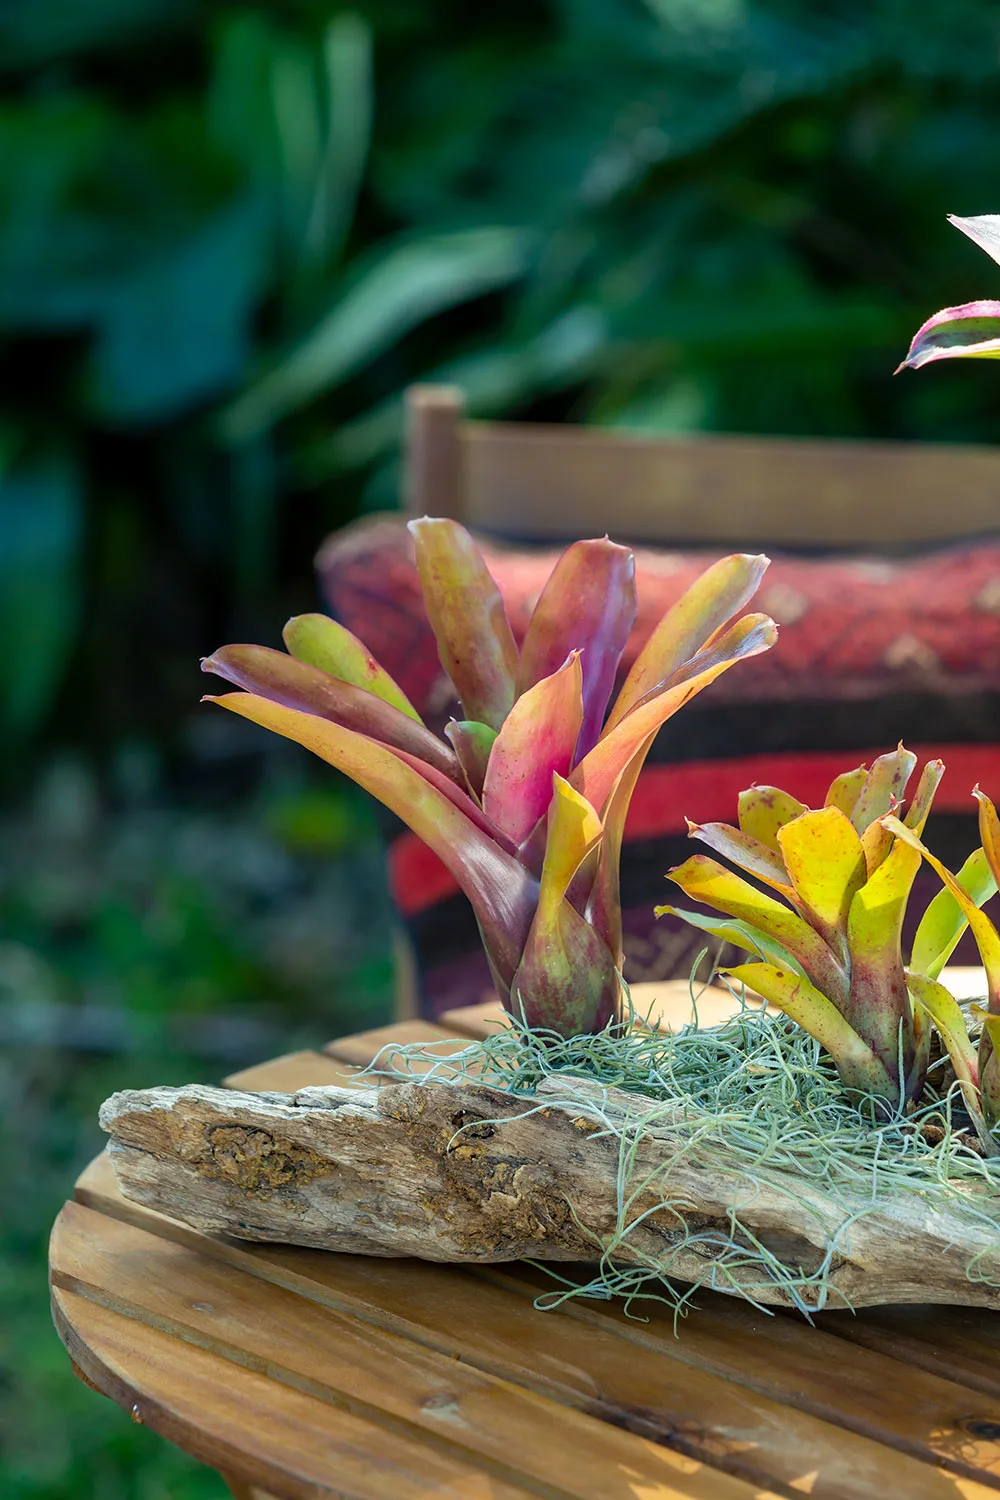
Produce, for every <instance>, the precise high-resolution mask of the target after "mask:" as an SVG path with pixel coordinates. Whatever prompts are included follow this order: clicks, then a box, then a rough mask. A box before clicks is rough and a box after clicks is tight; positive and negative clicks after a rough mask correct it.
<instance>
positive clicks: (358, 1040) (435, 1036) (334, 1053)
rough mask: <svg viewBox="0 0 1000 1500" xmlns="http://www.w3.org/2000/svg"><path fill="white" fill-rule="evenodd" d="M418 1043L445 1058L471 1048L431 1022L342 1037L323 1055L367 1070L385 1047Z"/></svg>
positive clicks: (328, 1047) (410, 1023) (389, 1027)
mask: <svg viewBox="0 0 1000 1500" xmlns="http://www.w3.org/2000/svg"><path fill="white" fill-rule="evenodd" d="M414 1043H419V1044H420V1045H421V1046H425V1047H427V1046H430V1045H431V1044H432V1043H433V1044H434V1047H435V1051H434V1055H435V1056H436V1057H442V1058H444V1057H447V1056H448V1055H449V1054H450V1053H453V1052H460V1051H461V1050H462V1048H463V1047H467V1046H468V1045H469V1043H468V1040H467V1039H466V1038H459V1039H456V1037H455V1035H454V1033H453V1032H450V1031H446V1030H445V1029H444V1028H443V1027H441V1026H434V1025H432V1023H431V1022H430V1021H399V1022H397V1023H396V1025H394V1026H377V1027H376V1028H375V1029H374V1030H373V1031H359V1032H356V1033H355V1035H354V1036H344V1037H339V1038H338V1039H337V1040H336V1041H333V1042H328V1043H327V1044H326V1046H325V1047H324V1048H323V1051H324V1053H326V1055H327V1056H328V1057H333V1058H336V1059H337V1061H338V1062H346V1063H353V1064H354V1066H355V1067H359V1068H365V1067H367V1066H368V1064H369V1063H370V1062H372V1061H373V1059H374V1058H375V1057H376V1056H377V1055H378V1053H379V1052H381V1050H382V1048H383V1047H388V1046H400V1047H407V1046H410V1045H412V1044H414ZM386 1061H387V1062H388V1059H386ZM428 1066H432V1064H429V1065H428ZM412 1071H413V1072H416V1073H419V1072H421V1071H426V1070H424V1069H421V1068H420V1066H419V1065H417V1066H414V1068H413V1069H412ZM369 1087H371V1084H369Z"/></svg>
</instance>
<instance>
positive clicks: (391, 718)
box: [201, 646, 462, 782]
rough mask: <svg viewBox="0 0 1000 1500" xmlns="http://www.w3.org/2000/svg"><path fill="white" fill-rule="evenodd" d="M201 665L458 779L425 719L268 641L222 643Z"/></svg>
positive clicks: (454, 764)
mask: <svg viewBox="0 0 1000 1500" xmlns="http://www.w3.org/2000/svg"><path fill="white" fill-rule="evenodd" d="M201 665H202V670H203V671H205V672H214V673H215V675H216V676H217V677H224V678H225V679H226V681H227V682H232V683H234V684H235V685H236V687H241V688H245V689H246V690H247V692H250V693H256V694H257V695H258V696H259V697H261V698H269V699H271V701H272V702H274V703H283V704H284V705H285V707H286V708H295V709H299V710H300V711H301V712H302V713H307V714H315V715H316V716H317V717H318V718H321V719H329V720H330V721H332V722H333V723H335V724H343V725H344V727H345V728H347V729H354V730H356V731H357V733H358V734H366V735H370V736H371V738H372V739H375V740H381V741H382V742H383V744H386V745H393V746H395V748H396V749H398V750H406V751H408V752H409V754H410V755H415V756H417V758H418V759H419V760H425V761H426V762H427V764H428V765H430V766H433V767H434V768H435V770H437V771H441V772H442V773H443V775H445V776H449V777H451V779H452V780H453V781H459V782H460V781H461V777H462V773H461V770H460V768H459V765H458V761H457V759H456V757H455V755H454V752H453V751H452V750H451V749H450V748H449V746H447V745H444V744H442V742H441V741H440V740H439V739H438V738H437V736H436V735H433V734H431V732H430V730H429V729H426V728H425V727H424V725H423V724H421V723H419V722H418V721H417V720H414V719H411V718H410V717H409V715H408V714H404V713H402V712H401V710H400V709H398V708H396V707H394V706H393V704H391V703H386V701H385V700H384V699H383V698H379V697H376V695H375V694H374V693H369V692H367V691H366V690H365V689H364V688H359V687H355V686H354V684H353V683H350V682H341V681H340V680H338V679H337V678H336V677H330V676H329V675H328V674H327V673H326V672H323V671H320V669H319V668H318V667H311V666H310V665H309V664H308V662H304V661H296V659H295V657H294V656H286V655H285V653H284V651H273V650H272V649H271V648H270V646H223V647H221V649H220V650H218V651H215V652H213V653H212V655H211V656H206V657H205V659H204V661H203V662H202V664H201Z"/></svg>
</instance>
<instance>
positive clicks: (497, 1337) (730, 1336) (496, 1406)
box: [51, 1007, 1000, 1500]
mask: <svg viewBox="0 0 1000 1500" xmlns="http://www.w3.org/2000/svg"><path fill="white" fill-rule="evenodd" d="M493 1014H494V1011H493V1009H492V1008H490V1007H480V1008H479V1009H477V1010H473V1011H463V1012H456V1013H454V1014H453V1015H451V1016H449V1017H445V1018H444V1022H445V1024H444V1027H443V1028H438V1027H433V1026H430V1025H428V1024H427V1023H425V1022H409V1023H401V1024H399V1025H397V1026H392V1027H387V1028H384V1029H382V1030H379V1031H373V1032H367V1033H363V1034H361V1035H359V1036H350V1037H345V1038H343V1039H341V1040H340V1041H337V1042H332V1043H331V1044H330V1045H329V1046H328V1047H327V1048H325V1050H324V1052H322V1053H319V1052H298V1053H295V1054H293V1055H292V1056H290V1057H282V1058H277V1059H276V1060H275V1061H274V1062H270V1063H265V1064H263V1065H262V1066H260V1067H255V1068H250V1069H247V1070H246V1071H245V1072H242V1073H237V1074H235V1075H233V1076H232V1077H231V1078H229V1079H227V1080H226V1082H227V1083H228V1084H229V1085H231V1086H233V1087H238V1088H242V1089H250V1090H255V1089H273V1090H279V1091H292V1090H295V1089H297V1088H301V1087H304V1086H305V1085H307V1084H321V1083H328V1082H329V1083H343V1082H344V1081H345V1080H348V1081H349V1080H351V1079H352V1077H353V1076H354V1074H355V1072H356V1070H357V1068H358V1067H359V1066H362V1065H364V1064H365V1063H367V1062H368V1061H370V1059H371V1058H372V1057H373V1056H374V1054H375V1052H376V1051H377V1050H378V1048H379V1047H380V1046H382V1045H383V1044H384V1043H385V1042H386V1041H414V1040H421V1039H427V1040H431V1039H440V1038H443V1037H445V1036H448V1035H451V1036H457V1035H465V1036H474V1035H482V1034H484V1031H485V1028H486V1026H487V1023H488V1021H489V1020H490V1018H491V1016H492V1015H493ZM51 1279H52V1305H53V1312H54V1316H55V1321H56V1326H57V1328H58V1330H59V1333H60V1335H61V1337H62V1339H63V1342H64V1343H65V1345H66V1347H67V1349H68V1350H69V1353H70V1356H71V1358H72V1360H73V1363H74V1367H75V1368H76V1371H77V1374H78V1375H79V1376H80V1377H81V1379H83V1380H85V1381H86V1382H87V1383H88V1384H90V1385H92V1386H93V1387H94V1388H95V1389H96V1390H99V1391H101V1392H103V1393H104V1394H105V1395H107V1396H110V1397H111V1398H112V1400H114V1401H117V1402H118V1404H119V1405H120V1406H122V1407H124V1409H125V1410H126V1411H127V1412H129V1413H130V1414H131V1416H132V1418H133V1420H134V1421H137V1422H144V1423H146V1424H147V1425H148V1426H149V1427H152V1428H153V1429H154V1430H155V1431H156V1432H159V1433H161V1434H162V1435H163V1436H164V1437H167V1438H169V1439H170V1440H171V1441H172V1442H175V1443H177V1444H179V1445H180V1446H181V1447H182V1448H184V1449H186V1450H187V1452H189V1453H191V1454H193V1455H194V1456H195V1457H197V1458H199V1459H201V1460H202V1461H203V1462H205V1463H208V1464H211V1465H213V1466H214V1467H216V1468H217V1469H219V1470H221V1471H222V1472H223V1474H224V1475H225V1476H226V1478H227V1480H228V1482H229V1485H230V1487H231V1489H232V1491H233V1493H234V1494H235V1495H237V1496H238V1497H242V1500H270V1497H281V1500H318V1497H334V1496H336V1497H350V1500H426V1497H430V1496H436V1497H446V1500H527V1497H529V1496H530V1497H544V1500H570V1497H573V1500H675V1497H685V1500H751V1497H761V1496H771V1495H783V1496H787V1497H798V1496H803V1495H806V1496H812V1497H819V1500H834V1497H843V1500H848V1497H850V1500H856V1497H857V1500H860V1497H865V1500H875V1497H877V1500H883V1497H885V1496H890V1495H891V1496H894V1497H895V1496H903V1497H906V1500H988V1497H990V1496H993V1497H994V1500H995V1497H996V1492H997V1491H998V1490H1000V1314H995V1313H983V1312H979V1311H965V1310H954V1309H944V1308H931V1307H909V1308H880V1309H877V1310H874V1311H869V1312H866V1313H864V1314H862V1315H860V1316H858V1317H854V1316H852V1315H851V1314H848V1313H827V1314H824V1315H821V1316H820V1317H819V1318H817V1320H816V1322H817V1325H818V1326H816V1327H812V1328H811V1327H809V1326H808V1325H807V1324H806V1323H805V1322H803V1321H802V1320H801V1319H800V1318H798V1317H797V1316H794V1315H792V1314H787V1315H786V1314H777V1315H775V1316H767V1315H766V1314H762V1313H759V1312H757V1311H755V1310H754V1309H753V1308H751V1307H749V1306H747V1305H746V1304H743V1303H740V1302H737V1301H734V1300H733V1299H731V1298H726V1297H722V1296H717V1295H714V1294H711V1293H702V1294H700V1295H699V1298H698V1301H699V1304H700V1310H699V1311H697V1312H694V1313H692V1314H691V1315H690V1316H689V1317H688V1318H687V1319H686V1320H685V1321H684V1322H683V1323H682V1324H681V1326H680V1331H679V1337H675V1335H674V1328H673V1321H672V1317H671V1315H670V1313H669V1311H668V1310H667V1309H666V1308H659V1307H657V1306H656V1305H655V1304H653V1305H651V1306H650V1307H649V1308H648V1309H646V1314H647V1317H648V1321H637V1320H636V1319H630V1318H628V1317H626V1316H625V1314H624V1312H623V1311H622V1309H621V1308H620V1307H619V1306H616V1305H614V1304H606V1303H597V1302H588V1303H584V1302H578V1301H574V1302H570V1303H568V1304H566V1305H565V1306H564V1307H563V1308H562V1309H561V1310H560V1311H559V1312H547V1313H543V1312H538V1311H536V1310H535V1308H534V1307H533V1305H532V1303H533V1299H534V1298H535V1297H536V1296H537V1294H538V1292H539V1291H540V1290H543V1289H545V1288H546V1287H547V1286H548V1287H551V1285H552V1283H551V1282H550V1281H548V1280H547V1279H546V1278H545V1277H544V1276H543V1275H542V1274H541V1273H537V1272H534V1271H532V1270H530V1269H528V1268H526V1267H521V1266H499V1267H494V1268H487V1269H477V1270H472V1269H454V1268H451V1267H446V1266H434V1265H429V1264H425V1263H422V1262H418V1261H392V1260H371V1259H365V1258H361V1257H352V1256H346V1255H332V1254H323V1253H320V1252H317V1251H309V1250H302V1249H294V1248H286V1247H278V1246H270V1245H251V1244H247V1243H241V1242H238V1241H235V1240H226V1239H222V1238H218V1239H215V1238H208V1237H206V1236H203V1235H200V1234H197V1233H196V1232H195V1231H194V1230H191V1229H189V1228H187V1227H185V1226H184V1225H183V1224H179V1223H176V1222H174V1221H173V1220H171V1219H167V1218H164V1217H162V1216H161V1215H158V1214H155V1213H151V1212H149V1211H147V1210H144V1209H142V1208H139V1207H137V1206H136V1205H135V1204H131V1203H128V1202H126V1201H125V1200H124V1199H123V1198H122V1197H121V1195H120V1194H119V1192H118V1190H117V1187H116V1185H115V1180H114V1175H113V1173H112V1170H111V1167H110V1164H109V1162H108V1161H107V1159H106V1158H105V1157H103V1156H102V1157H99V1158H98V1159H97V1160H96V1161H95V1162H93V1163H92V1164H91V1166H89V1167H88V1168H87V1170H86V1171H85V1172H84V1173H83V1175H82V1177H81V1178H80V1180H79V1182H78V1183H77V1185H76V1190H75V1192H74V1196H73V1200H72V1202H70V1203H67V1204H66V1205H65V1207H64V1208H63V1210H62V1212H61V1214H60V1215H59V1218H58V1220H57V1222H56V1225H55V1228H54V1231H53V1236H52V1245H51Z"/></svg>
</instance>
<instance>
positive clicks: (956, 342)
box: [897, 214, 1000, 374]
mask: <svg viewBox="0 0 1000 1500" xmlns="http://www.w3.org/2000/svg"><path fill="white" fill-rule="evenodd" d="M948 222H949V223H951V224H954V226H955V228H956V229H960V230H961V231H962V233H963V234H967V235H968V236H969V239H970V240H972V241H974V243H975V244H977V245H978V246H979V248H980V250H985V251H986V254H987V255H988V256H989V257H990V259H991V260H995V261H996V262H997V263H998V264H1000V214H979V215H978V216H977V217H976V218H972V219H959V218H956V216H955V215H954V214H949V215H948ZM938 359H1000V302H989V301H987V302H963V303H962V304H961V305H960V306H958V307H944V308H942V309H941V311H940V312H936V313H935V314H934V316H933V317H932V318H928V319H927V322H926V323H924V324H923V326H922V327H920V328H918V329H917V332H916V333H915V334H914V336H913V341H912V343H911V344H910V348H909V351H908V352H907V355H906V358H905V359H904V360H903V362H902V364H901V365H900V366H899V369H900V370H919V369H920V367H921V365H929V364H932V363H933V362H934V361H935V360H938ZM897 374H898V371H897Z"/></svg>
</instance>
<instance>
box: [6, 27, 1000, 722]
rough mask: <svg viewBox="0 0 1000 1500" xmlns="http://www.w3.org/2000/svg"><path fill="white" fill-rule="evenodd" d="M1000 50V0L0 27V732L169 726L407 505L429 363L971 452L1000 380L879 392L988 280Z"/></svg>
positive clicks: (771, 424) (524, 399)
mask: <svg viewBox="0 0 1000 1500" xmlns="http://www.w3.org/2000/svg"><path fill="white" fill-rule="evenodd" d="M998 46H1000V18H998V16H997V13H996V10H995V7H993V6H992V5H991V4H990V3H989V0H925V3H924V4H923V5H922V6H921V7H920V14H919V24H914V14H913V9H912V6H910V5H907V4H904V3H903V0H809V3H808V4H807V3H805V0H547V3H542V0H510V3H509V4H507V5H505V6H497V7H491V6H486V7H484V6H471V7H470V6H463V5H460V4H459V3H458V0H423V3H421V4H419V5H417V4H414V3H408V0H371V3H368V4H358V5H357V6H356V7H355V8H354V9H353V10H350V11H348V10H337V9H335V8H331V7H330V5H329V4H328V3H320V0H262V3H260V4H258V5H256V6H251V5H248V4H240V3H234V0H171V3H169V4H168V3H165V0H128V3H125V0H88V3H87V4H83V3H82V0H78V3H71V0H31V3H27V0H22V3H14V4H10V5H7V6H5V7H4V8H3V9H2V11H0V76H2V79H3V83H4V98H3V103H2V106H0V161H2V163H3V171H2V173H0V362H2V371H3V380H2V382H0V387H2V390H3V397H2V400H0V556H2V559H3V561H2V566H0V621H2V623H3V625H4V626H5V627H6V630H7V637H8V639H10V638H13V639H14V640H16V641H18V642H26V643H28V644H27V648H26V649H25V650H24V651H19V652H15V653H7V654H6V660H5V664H4V667H3V669H2V673H0V719H2V725H3V727H4V728H5V729H6V731H7V734H8V737H9V736H10V735H14V736H17V737H18V738H20V739H23V738H24V737H26V736H28V735H30V734H34V733H37V732H39V731H41V730H43V729H45V728H46V727H49V728H50V729H51V730H52V732H53V733H55V734H57V735H58V736H59V737H62V738H66V737H69V738H73V737H80V736H81V735H83V736H87V737H90V738H92V739H93V738H96V739H98V740H100V739H105V740H113V739H114V738H115V736H116V735H117V734H119V733H120V732H121V729H122V727H123V725H124V724H126V723H128V724H130V725H131V726H133V728H134V727H135V725H136V724H137V723H139V724H141V725H142V726H144V727H146V728H147V729H148V730H149V731H150V732H152V733H160V734H162V733H166V732H168V730H169V727H170V726H171V725H172V724H174V723H175V722H176V718H177V714H178V712H179V709H180V707H181V705H183V704H186V703H190V702H192V701H193V699H194V697H195V694H196V691H197V689H196V686H195V678H194V675H193V670H192V669H191V668H190V666H189V663H191V662H192V661H193V658H194V656H195V655H196V654H197V653H198V652H200V651H204V650H206V649H208V648H210V647H211V645H213V644H214V643H215V639H216V637H217V636H221V635H222V634H225V633H228V632H231V631H232V629H234V628H236V627H237V626H241V625H245V626H246V628H249V627H250V626H251V625H253V626H254V627H255V628H256V629H258V630H259V629H274V628H276V626H277V624H278V623H279V621H280V617H281V615H282V613H283V612H284V611H285V610H286V609H287V608H290V607H296V606H301V605H302V604H303V603H307V602H308V599H309V595H310V591H311V584H310V581H309V578H308V558H309V555H310V553H311V550H312V547H313V545H314V544H315V542H316V540H317V539H318V537H319V535H320V533H321V532H322V531H323V530H324V529H325V528H327V527H329V526H332V525H334V524H337V523H340V522H343V521H344V520H346V519H348V518H349V517H350V516H351V515H352V514H354V513H355V512H356V511H357V510H358V509H359V508H363V507H365V506H381V505H385V504H391V503H393V501H394V497H395V488H396V477H397V468H396V452H397V444H398V438H399V429H400V392H401V390H402V388H403V387H404V386H405V385H406V383H407V382H408V381H411V380H414V379H418V378H423V377H432V378H435V379H436V378H441V377H445V378H449V379H456V380H459V381H460V382H461V383H462V384H463V385H465V386H466V388H467V390H468V392H469V395H470V403H471V406H472V409H473V411H474V412H480V413H516V414H523V415H529V416H542V417H550V418H561V417H570V418H572V419H574V420H585V421H593V422H604V423H618V424H627V425H630V426H638V427H647V428H655V429H662V430H683V429H691V428H710V429H731V430H757V431H774V432H790V433H803V432H813V433H844V434H862V435H886V436H901V437H925V438H933V439H959V438H987V439H988V438H990V437H991V436H992V434H993V430H994V428H993V421H992V417H993V406H992V397H991V395H990V391H991V389H992V387H991V384H990V382H987V381H982V380H977V379H975V378H974V373H973V375H970V374H969V372H968V371H948V372H947V373H944V372H942V373H941V374H940V375H935V376H933V377H930V378H927V379H924V380H922V381H920V382H913V381H909V380H904V379H901V380H899V381H897V382H896V383H895V384H892V383H891V380H890V372H891V370H892V368H893V366H894V365H895V363H896V362H897V359H898V357H899V355H900V353H901V352H902V350H903V349H904V348H905V345H906V341H907V337H908V334H909V333H910V332H911V331H912V329H913V327H915V326H916V325H917V323H918V322H919V321H920V320H921V319H922V318H923V317H924V316H925V315H926V314H927V313H928V312H929V311H931V310H932V309H933V308H935V307H938V306H940V305H942V304H943V303H946V302H949V301H959V300H962V299H963V298H965V297H967V296H968V295H970V293H971V292H972V291H974V290H975V291H982V277H981V272H980V273H979V277H978V281H977V267H976V263H975V256H974V252H973V251H972V250H971V248H970V247H968V246H966V245H963V244H962V243H960V242H959V241H958V240H957V237H955V236H954V235H951V236H949V235H948V234H947V232H946V227H945V220H944V214H945V211H946V210H953V211H957V212H960V213H965V214H969V213H981V212H984V211H987V210H989V209H991V208H995V207H996V205H997V202H998V201H1000V166H998V156H997V152H996V140H997V138H998V126H1000V94H998V93H997V89H996V70H997V54H998ZM26 511H32V512H33V513H34V514H33V516H32V518H31V520H30V521H26V520H25V512H26ZM26 579H29V580H30V585H26V582H25V580H26ZM84 620H85V621H86V623H85V624H81V621H84ZM151 664H155V668H156V670H155V673H154V674H153V675H154V677H155V681H153V682H151V681H150V680H149V678H150V666H151ZM109 683H110V684H111V686H110V687H109Z"/></svg>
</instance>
